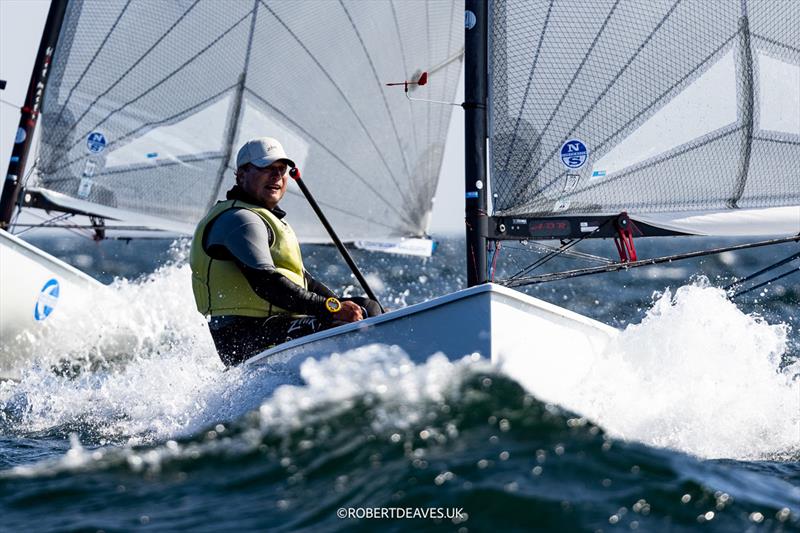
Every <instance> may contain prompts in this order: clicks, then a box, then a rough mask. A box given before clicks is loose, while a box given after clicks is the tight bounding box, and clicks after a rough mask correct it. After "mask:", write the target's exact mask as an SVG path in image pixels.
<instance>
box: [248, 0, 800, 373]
mask: <svg viewBox="0 0 800 533" xmlns="http://www.w3.org/2000/svg"><path fill="white" fill-rule="evenodd" d="M465 27H466V32H465V42H466V46H465V56H466V67H465V69H466V74H465V84H466V91H465V96H466V102H465V103H464V105H463V107H464V109H465V111H466V130H467V131H466V154H465V158H466V177H465V184H466V212H467V221H466V222H467V264H468V269H469V276H468V277H469V282H470V285H475V286H473V287H472V288H469V289H466V290H464V291H460V292H457V293H455V294H451V295H448V296H444V297H441V298H437V299H434V300H431V301H429V302H426V303H422V304H418V305H415V306H411V307H409V308H406V309H403V310H400V311H395V312H392V313H388V314H387V315H384V316H381V317H376V318H370V319H368V320H366V321H365V322H363V323H357V324H351V325H348V326H345V327H342V328H338V329H335V330H331V331H327V332H321V333H318V334H316V335H313V336H310V337H307V338H304V339H299V340H296V341H292V342H290V343H287V344H284V345H280V346H277V347H275V348H273V349H271V350H268V351H266V352H264V353H262V354H260V355H258V356H256V357H254V358H252V359H251V360H250V361H249V364H251V365H259V364H269V363H270V362H271V361H281V362H284V363H289V364H291V363H292V362H294V363H295V364H299V363H300V362H301V361H302V360H303V359H305V358H306V357H308V356H310V355H319V354H325V353H330V352H332V351H341V350H345V349H349V348H354V347H357V346H361V345H363V344H366V343H370V342H379V343H385V344H391V345H398V346H400V347H402V348H403V349H405V350H406V351H407V352H408V353H409V355H410V357H411V359H412V360H417V361H418V360H421V359H423V358H425V357H427V356H428V355H430V354H432V353H434V352H437V351H442V352H444V353H446V354H447V355H448V356H450V357H459V356H463V355H466V354H470V353H474V352H477V353H480V354H481V355H483V356H484V357H489V358H491V360H492V362H493V363H495V364H497V365H499V367H500V368H501V369H502V370H504V371H506V372H508V373H509V374H510V375H511V376H512V377H519V378H523V379H524V377H525V376H530V375H532V374H534V373H536V372H537V371H540V370H541V369H542V368H543V367H544V366H547V365H550V364H554V363H553V361H554V357H553V354H562V355H563V356H564V357H567V358H569V359H570V363H571V368H585V367H586V365H583V366H581V365H580V363H582V362H583V363H585V362H588V361H591V359H592V358H595V357H597V356H599V355H600V354H601V353H602V351H603V349H604V348H605V346H606V345H607V344H608V342H609V340H610V339H612V338H613V337H614V335H615V334H616V330H614V329H613V328H610V327H608V326H605V325H603V324H600V323H598V322H596V321H594V320H591V319H589V318H587V317H584V316H581V315H578V314H575V313H572V312H570V311H567V310H565V309H562V308H559V307H557V306H553V305H550V304H547V303H545V302H542V301H540V300H537V299H534V298H530V297H528V296H525V295H523V294H520V293H518V292H515V291H512V290H509V289H507V288H505V287H501V286H498V285H495V284H492V283H487V281H488V276H490V275H493V274H494V272H489V270H490V269H489V268H488V265H489V263H488V261H487V249H490V248H491V249H494V251H495V254H496V253H497V248H498V246H497V243H499V242H500V241H503V240H511V239H516V240H529V239H530V240H561V241H562V243H563V246H562V248H563V249H566V248H569V247H570V246H571V245H572V244H574V243H575V242H578V241H580V240H582V239H585V238H596V237H600V238H613V239H614V240H615V243H616V245H617V250H618V252H619V254H620V263H617V264H616V265H612V266H611V267H608V266H606V267H602V268H601V269H597V271H601V270H609V269H610V268H620V267H628V268H629V267H632V266H637V265H639V264H644V263H648V262H657V261H658V260H657V259H653V260H639V259H638V257H637V255H636V249H635V242H634V241H635V239H637V238H639V237H644V236H666V235H763V234H767V235H784V236H788V237H785V238H774V239H771V240H770V241H765V242H787V241H789V240H794V241H795V242H798V241H800V171H799V170H798V169H800V32H798V31H797V28H800V12H799V11H797V10H794V9H792V8H791V7H790V6H788V5H787V4H785V3H779V2H778V3H774V2H772V3H771V2H748V1H746V0H744V1H742V2H741V3H738V2H736V3H727V4H719V5H716V7H715V9H713V10H709V8H708V4H707V3H704V2H700V1H690V0H683V1H682V0H669V1H660V2H659V1H655V2H646V3H643V2H623V1H614V0H607V1H600V2H592V3H591V4H588V5H585V4H584V5H580V6H576V4H575V3H574V2H564V1H557V0H541V1H530V0H496V1H492V2H487V1H485V0H467V2H466V14H465ZM487 140H488V144H489V153H488V156H489V157H488V158H487V151H486V145H487ZM487 162H488V165H487ZM487 167H488V168H489V169H490V170H491V172H490V174H491V176H490V177H491V179H487V177H488V176H487V172H486V171H487ZM490 213H491V215H490ZM759 244H763V243H759ZM701 253H702V252H701ZM798 257H800V254H794V256H790V258H787V259H788V260H792V259H795V260H796V259H797V258H798ZM672 259H677V258H670V260H672ZM665 260H667V259H665ZM785 262H787V261H786V260H784V263H785ZM794 271H795V272H797V269H796V268H795V270H794ZM790 272H791V271H790ZM583 273H585V272H571V273H570V272H566V273H557V274H556V275H552V274H549V275H540V276H539V277H536V276H531V275H530V274H529V271H524V272H522V273H520V274H518V275H516V276H514V277H513V278H511V279H509V280H505V281H504V283H505V284H506V285H512V286H517V285H523V284H526V283H533V282H537V281H540V280H542V281H544V280H546V279H560V278H563V277H569V276H570V275H582V274H583Z"/></svg>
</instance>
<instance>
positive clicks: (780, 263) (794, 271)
mask: <svg viewBox="0 0 800 533" xmlns="http://www.w3.org/2000/svg"><path fill="white" fill-rule="evenodd" d="M797 258H800V252H797V253H794V254H792V255H790V256H789V257H786V258H785V259H781V260H780V261H778V262H776V263H773V264H772V265H770V266H768V267H766V268H762V269H761V270H759V271H758V272H754V273H753V274H750V275H749V276H746V277H744V278H742V279H740V280H737V281H735V282H734V283H731V284H730V285H728V286H727V287H723V290H724V291H725V292H728V291H730V290H732V289H733V288H740V287H741V286H742V285H743V284H745V283H747V282H748V281H750V280H752V279H753V278H756V277H758V276H760V275H761V274H764V273H766V272H769V271H770V270H773V269H776V268H778V267H780V266H783V265H785V264H786V263H791V262H792V261H794V260H795V259H797ZM798 272H800V268H792V269H791V270H789V271H787V272H784V273H783V274H778V275H777V276H775V277H772V278H770V279H768V280H767V281H764V282H762V283H759V284H758V285H754V286H752V287H750V288H747V289H743V290H740V291H738V292H736V293H734V294H732V295H731V296H730V299H731V300H733V299H734V298H737V297H739V296H741V295H742V294H747V293H748V292H750V291H754V290H756V289H759V288H761V287H763V286H764V285H769V284H770V283H772V282H773V281H777V280H779V279H781V278H785V277H786V276H788V275H790V274H797V273H798Z"/></svg>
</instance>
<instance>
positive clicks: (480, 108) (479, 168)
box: [463, 0, 489, 287]
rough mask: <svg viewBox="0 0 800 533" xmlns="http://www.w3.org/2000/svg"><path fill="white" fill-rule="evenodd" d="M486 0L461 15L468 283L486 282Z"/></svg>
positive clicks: (470, 1) (469, 3) (472, 2)
mask: <svg viewBox="0 0 800 533" xmlns="http://www.w3.org/2000/svg"><path fill="white" fill-rule="evenodd" d="M488 11H489V10H488V0H466V5H465V17H464V100H465V101H464V104H463V107H464V191H465V193H466V198H465V205H464V210H465V215H466V216H465V223H466V238H467V285H468V286H469V287H472V286H473V285H480V284H481V283H486V282H487V281H488V279H487V273H486V236H487V234H488V227H489V224H488V221H489V219H488V213H487V211H488V204H487V199H486V138H487V117H486V102H487V93H488V75H487V72H488V69H487V66H488V61H487V48H488V46H487V44H488V35H489V33H488V22H489V17H488Z"/></svg>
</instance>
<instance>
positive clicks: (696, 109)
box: [592, 49, 737, 179]
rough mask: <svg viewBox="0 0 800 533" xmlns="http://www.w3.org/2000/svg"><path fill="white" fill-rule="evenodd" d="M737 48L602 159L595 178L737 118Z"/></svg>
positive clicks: (664, 151) (655, 154) (654, 155)
mask: <svg viewBox="0 0 800 533" xmlns="http://www.w3.org/2000/svg"><path fill="white" fill-rule="evenodd" d="M734 53H735V50H734V49H731V50H729V51H728V52H727V53H726V54H724V55H723V56H722V58H720V60H719V61H717V62H716V63H715V64H714V65H712V66H711V67H710V68H709V69H708V70H707V71H706V72H705V73H704V74H703V75H701V76H699V77H698V78H697V79H695V80H694V82H693V83H691V84H690V85H689V86H688V87H686V88H685V89H683V91H681V92H680V93H678V94H677V95H676V96H675V97H674V98H673V99H672V100H670V101H669V102H668V103H667V104H666V105H664V106H663V107H662V108H661V109H659V110H658V111H657V112H656V113H655V114H654V115H653V116H652V117H650V118H649V119H648V120H647V121H646V122H645V123H644V124H642V125H641V126H639V127H638V128H637V129H636V130H635V131H634V132H633V133H631V134H630V135H629V136H628V137H627V138H625V139H624V140H623V141H622V142H620V143H619V144H617V145H616V146H615V147H614V148H612V149H611V151H609V152H608V153H607V154H605V155H604V156H603V157H601V158H600V159H598V160H597V161H596V162H595V164H594V167H593V168H592V176H593V178H594V179H598V178H603V177H609V176H611V175H612V174H614V173H615V172H619V171H621V170H624V169H626V168H629V167H631V166H633V165H636V164H637V163H641V162H643V161H647V160H648V159H652V158H654V157H656V156H659V155H661V154H664V153H666V152H669V151H671V150H673V149H675V148H677V147H679V146H683V145H685V144H687V143H689V142H691V141H694V140H695V139H699V138H701V137H703V136H705V135H708V134H709V133H712V132H714V131H717V130H719V129H721V128H724V127H726V126H728V125H730V124H733V123H735V122H736V106H737V104H736V66H735V61H734Z"/></svg>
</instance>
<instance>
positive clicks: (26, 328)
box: [0, 230, 103, 377]
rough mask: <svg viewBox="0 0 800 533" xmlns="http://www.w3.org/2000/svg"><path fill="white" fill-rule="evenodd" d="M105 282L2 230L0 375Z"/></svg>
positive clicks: (8, 372) (7, 373) (9, 371)
mask: <svg viewBox="0 0 800 533" xmlns="http://www.w3.org/2000/svg"><path fill="white" fill-rule="evenodd" d="M98 287H103V285H102V284H101V283H100V282H98V281H97V280H95V279H94V278H91V277H89V276H88V275H86V274H84V273H83V272H81V271H80V270H78V269H76V268H74V267H72V266H70V265H68V264H67V263H64V262H63V261H61V260H59V259H57V258H55V257H53V256H51V255H49V254H47V253H45V252H43V251H42V250H39V249H38V248H36V247H35V246H33V245H31V244H29V243H27V242H25V241H23V240H22V239H20V238H18V237H15V236H14V235H11V234H10V233H8V232H6V231H2V230H0V377H8V376H13V375H14V371H13V368H14V367H15V366H16V363H18V362H19V361H22V360H25V359H26V358H27V357H29V355H30V353H31V349H32V347H33V346H34V345H35V343H36V339H37V338H39V336H40V335H43V334H45V333H46V329H47V326H48V325H51V324H53V323H55V322H58V321H59V320H61V319H62V318H63V319H66V317H68V316H69V315H70V309H74V308H76V307H79V306H83V305H86V304H88V303H89V302H87V301H86V300H87V297H86V294H87V293H89V292H90V291H89V290H88V289H96V288H98Z"/></svg>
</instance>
